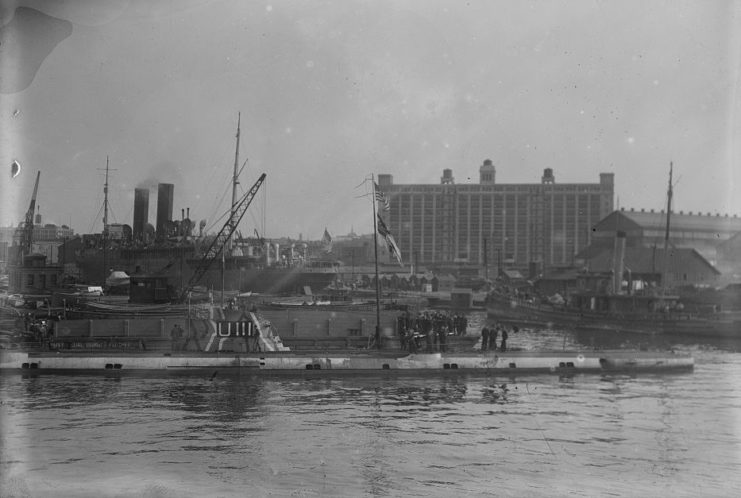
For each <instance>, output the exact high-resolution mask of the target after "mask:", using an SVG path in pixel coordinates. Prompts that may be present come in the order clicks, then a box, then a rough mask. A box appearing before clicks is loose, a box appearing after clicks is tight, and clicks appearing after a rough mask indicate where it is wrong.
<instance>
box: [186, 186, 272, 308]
mask: <svg viewBox="0 0 741 498" xmlns="http://www.w3.org/2000/svg"><path fill="white" fill-rule="evenodd" d="M265 176H266V175H265V173H263V174H262V175H260V178H258V179H257V181H256V182H255V184H254V185H253V186H252V188H251V189H250V190H249V191H248V192H247V193H245V194H244V195H243V196H242V198H241V199H239V201H237V203H236V205H235V206H232V208H231V212H230V215H229V219H228V220H227V221H226V223H224V226H223V227H221V230H220V231H219V233H218V234H217V235H216V237H215V238H214V240H213V241H212V242H211V245H209V247H208V249H207V250H206V251H205V252H204V253H203V257H202V258H201V260H200V261H199V262H198V266H197V267H196V269H195V271H194V272H193V275H192V276H191V277H190V280H188V284H187V285H186V286H185V288H184V289H183V291H182V293H181V294H180V301H181V302H182V301H183V300H184V299H185V295H186V294H187V292H188V290H190V289H191V288H192V287H193V286H194V285H195V284H196V283H197V282H198V281H199V280H200V279H201V278H202V277H203V275H205V273H206V272H207V271H208V269H209V268H210V267H211V264H212V263H213V262H214V261H215V260H216V259H217V258H218V257H219V256H221V254H222V253H223V252H224V248H225V246H226V245H227V243H228V242H229V240H230V239H231V237H232V235H233V234H234V232H235V231H236V229H237V226H238V225H239V222H240V221H241V220H242V217H243V216H244V213H245V212H246V211H247V208H248V207H249V206H250V204H251V203H252V200H253V199H254V198H255V195H256V194H257V191H258V190H259V189H260V186H261V185H262V184H263V182H264V181H265Z"/></svg>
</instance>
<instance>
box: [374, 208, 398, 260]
mask: <svg viewBox="0 0 741 498" xmlns="http://www.w3.org/2000/svg"><path fill="white" fill-rule="evenodd" d="M377 218H378V234H379V235H380V236H381V237H383V239H384V240H385V241H386V246H387V247H388V249H389V252H390V253H391V255H392V256H394V257H395V258H396V261H398V262H399V264H400V265H402V266H404V264H403V263H402V262H401V251H400V250H399V246H397V245H396V241H395V240H394V236H393V235H391V232H389V229H388V227H387V226H386V223H384V222H383V218H381V215H380V214H379V215H377Z"/></svg>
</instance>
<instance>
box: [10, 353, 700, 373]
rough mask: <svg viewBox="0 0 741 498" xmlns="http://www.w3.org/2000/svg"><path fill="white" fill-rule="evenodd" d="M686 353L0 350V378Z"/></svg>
mask: <svg viewBox="0 0 741 498" xmlns="http://www.w3.org/2000/svg"><path fill="white" fill-rule="evenodd" d="M693 368H694V360H693V359H692V357H690V356H687V355H676V354H671V353H665V354H664V353H647V352H638V351H636V352H632V351H602V352H582V351H552V352H537V353H534V352H526V351H513V352H508V353H494V352H486V353H474V352H472V353H450V354H446V353H424V354H408V353H403V352H396V353H384V352H378V353H372V352H371V353H351V352H337V353H331V354H327V353H324V354H322V353H318V354H309V353H307V354H300V353H289V352H275V353H252V354H226V353H221V354H155V353H152V354H143V353H139V354H123V353H95V354H91V353H45V352H38V353H33V352H1V353H0V372H2V373H12V372H18V373H32V374H44V373H50V374H54V373H99V374H120V373H134V374H135V373H152V372H159V373H168V374H198V375H210V376H212V377H213V376H215V375H217V374H218V375H250V374H255V375H271V374H272V375H279V374H289V375H306V374H309V375H346V374H368V373H385V374H428V373H434V374H465V373H476V374H490V375H506V376H510V377H511V376H518V375H528V374H556V375H574V374H581V373H585V374H586V373H596V374H602V373H611V372H612V373H615V372H673V371H690V370H692V369H693Z"/></svg>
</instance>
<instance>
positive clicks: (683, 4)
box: [0, 0, 741, 239]
mask: <svg viewBox="0 0 741 498" xmlns="http://www.w3.org/2000/svg"><path fill="white" fill-rule="evenodd" d="M0 3H1V4H2V6H3V8H2V11H0V15H1V16H2V19H1V21H2V35H1V38H0V42H2V45H0V92H2V93H0V98H1V99H2V101H1V103H0V112H1V113H2V127H0V160H1V161H2V164H5V165H6V168H7V169H6V172H5V173H4V174H2V175H0V177H1V179H0V181H1V182H2V183H0V187H1V188H2V201H0V210H1V211H0V225H4V226H6V225H10V224H17V223H18V222H19V221H20V220H21V219H22V218H23V215H24V213H25V211H26V209H27V208H28V203H29V201H30V196H31V191H32V189H33V181H34V177H35V173H36V171H38V170H40V171H41V182H40V186H39V194H38V200H37V203H38V204H39V205H40V211H41V213H42V215H43V216H44V221H45V222H53V223H59V224H62V223H63V224H71V226H72V228H74V230H75V231H76V232H78V233H89V232H92V231H100V229H101V225H102V212H101V208H102V205H103V182H104V173H103V171H102V169H103V168H105V163H106V156H109V157H110V166H111V168H112V171H111V175H110V205H111V210H112V211H111V216H110V221H111V222H118V223H128V224H132V217H133V197H134V188H135V187H137V186H149V187H156V184H157V182H167V183H174V184H175V201H174V208H175V213H176V216H179V214H180V209H181V208H186V207H189V208H190V212H191V218H193V219H194V220H197V221H198V220H201V219H207V220H208V222H209V225H211V224H212V223H214V222H215V221H216V220H217V218H218V216H219V215H220V214H221V212H222V211H223V210H225V209H226V208H227V205H228V200H229V199H230V193H229V191H228V185H229V182H230V177H231V174H232V168H233V163H234V147H235V131H236V124H237V114H238V113H239V112H241V113H242V140H241V151H240V152H241V153H240V157H241V160H240V162H241V161H244V160H245V159H249V161H248V162H247V166H246V167H245V170H244V172H243V174H242V177H241V179H242V189H243V191H244V190H246V189H248V188H249V187H250V186H251V185H252V184H253V183H254V182H255V181H256V180H257V178H258V176H259V175H260V174H261V173H262V172H265V173H267V182H266V185H265V186H264V188H263V189H262V190H263V191H262V193H261V194H260V195H258V198H257V200H256V201H255V203H253V206H254V208H251V209H250V210H249V212H248V214H247V215H246V216H245V219H244V221H243V223H242V225H241V230H242V232H243V233H244V234H245V235H247V234H251V233H252V231H253V228H255V227H257V228H258V229H260V230H263V220H264V223H265V228H264V230H265V233H264V234H265V235H267V236H272V237H275V236H283V235H285V236H292V237H298V235H299V234H302V235H303V237H304V238H310V239H318V238H321V236H322V233H323V231H324V228H325V227H327V228H328V229H329V231H330V233H331V234H332V235H342V234H346V233H348V232H349V231H350V229H351V228H354V229H355V231H356V232H363V233H367V232H370V231H371V226H372V225H371V224H372V216H371V214H370V204H369V201H368V200H367V199H364V198H360V197H359V196H361V195H362V194H363V193H364V192H365V190H364V189H363V187H360V188H356V187H357V186H358V185H360V184H361V183H362V182H363V180H364V179H365V178H366V177H368V176H369V175H370V174H371V173H374V174H378V173H389V174H392V175H393V177H394V182H395V183H438V182H439V179H440V176H441V174H442V170H443V169H444V168H451V169H452V170H453V174H454V176H455V179H456V182H457V183H466V182H469V181H472V182H476V181H477V179H478V167H479V166H480V165H481V163H482V162H483V160H484V159H487V158H489V159H491V160H492V161H493V162H494V164H495V166H496V168H497V182H498V183H534V182H539V181H540V177H541V175H542V172H543V169H544V168H547V167H550V168H553V169H554V171H555V176H556V181H557V182H561V183H566V182H579V183H592V182H597V181H598V176H599V173H600V172H614V173H615V182H616V201H617V200H618V199H619V203H620V205H621V206H624V207H628V208H629V207H634V208H638V209H640V208H646V209H651V208H654V209H661V208H662V207H663V206H664V204H665V202H666V200H665V194H666V184H667V180H668V178H667V176H668V169H669V162H670V161H674V168H675V180H677V184H676V186H675V197H674V199H675V208H676V209H677V210H684V211H685V212H686V211H695V212H696V211H702V212H712V213H713V214H715V213H716V212H719V213H722V214H725V213H737V214H741V194H740V193H739V187H740V186H741V185H740V183H741V167H740V164H739V163H740V162H741V161H740V160H741V121H740V119H739V111H741V91H740V90H739V85H738V80H739V65H740V62H741V27H740V26H741V2H732V1H727V2H724V1H712V2H710V1H677V0H671V1H645V0H638V1H625V0H619V1H617V0H616V1H577V0H568V1H551V2H528V1H521V0H518V1H492V0H482V1H475V0H471V1H468V2H463V1H460V0H459V1H442V0H441V1H434V0H420V1H406V0H396V1H378V0H375V1H354V0H336V1H273V2H270V1H268V2H257V1H237V0H233V1H232V0H222V1H219V0H214V1H207V0H169V1H164V0H163V1H155V0H150V1H130V2H125V1H121V0H88V1H84V0H76V1H60V0H55V1H53V2H52V1H18V2H11V1H8V0H2V1H1V2H0ZM17 7H25V8H21V9H17ZM13 160H17V161H18V162H19V163H20V164H21V165H22V170H21V174H20V175H19V176H18V177H16V178H14V179H11V175H10V169H11V168H10V165H11V163H12V162H13ZM734 194H735V195H734ZM150 197H151V203H152V205H151V207H150V221H152V222H153V221H154V218H155V215H156V204H155V201H156V194H154V192H153V194H152V195H151V196H150ZM220 201H221V204H219V202H220ZM391 228H392V231H393V228H394V227H391Z"/></svg>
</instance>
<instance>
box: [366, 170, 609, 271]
mask: <svg viewBox="0 0 741 498" xmlns="http://www.w3.org/2000/svg"><path fill="white" fill-rule="evenodd" d="M495 179H496V169H495V167H494V165H493V164H492V161H491V160H489V159H487V160H486V161H484V163H483V164H482V165H481V166H480V168H479V182H478V183H477V184H474V183H465V184H456V183H455V180H454V177H453V173H452V171H451V170H450V169H445V170H443V176H442V177H441V179H440V184H433V185H428V184H407V185H397V184H394V182H393V177H392V175H389V174H380V175H378V184H379V187H380V189H381V191H382V192H383V193H384V194H385V195H386V196H387V198H388V200H389V202H390V212H389V213H388V214H386V219H387V221H388V225H389V228H390V229H391V232H392V234H393V235H394V237H395V238H396V241H397V242H398V245H399V247H400V248H401V251H402V253H403V254H404V257H405V259H406V260H407V261H412V262H413V263H417V264H420V265H422V264H427V265H430V264H433V265H434V264H447V263H456V262H457V263H468V264H471V265H481V266H486V265H492V266H494V265H499V266H500V267H501V265H506V266H508V267H518V268H529V269H530V270H531V271H532V270H533V269H535V268H537V269H539V270H542V267H543V265H545V266H551V265H559V266H563V265H569V264H571V263H572V262H573V260H574V256H575V254H576V253H577V252H579V251H580V250H581V249H583V248H584V247H586V246H587V245H589V243H590V242H591V236H592V235H591V233H592V227H594V226H595V225H596V224H597V222H599V221H600V220H601V219H602V218H604V217H605V216H607V214H609V213H610V212H611V211H612V210H613V197H614V174H613V173H601V174H600V175H599V182H598V183H564V184H560V183H556V179H555V176H554V174H553V170H552V169H551V168H547V169H545V170H544V173H543V177H542V178H541V181H540V183H531V184H497V183H496V181H495ZM487 267H488V266H487Z"/></svg>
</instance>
